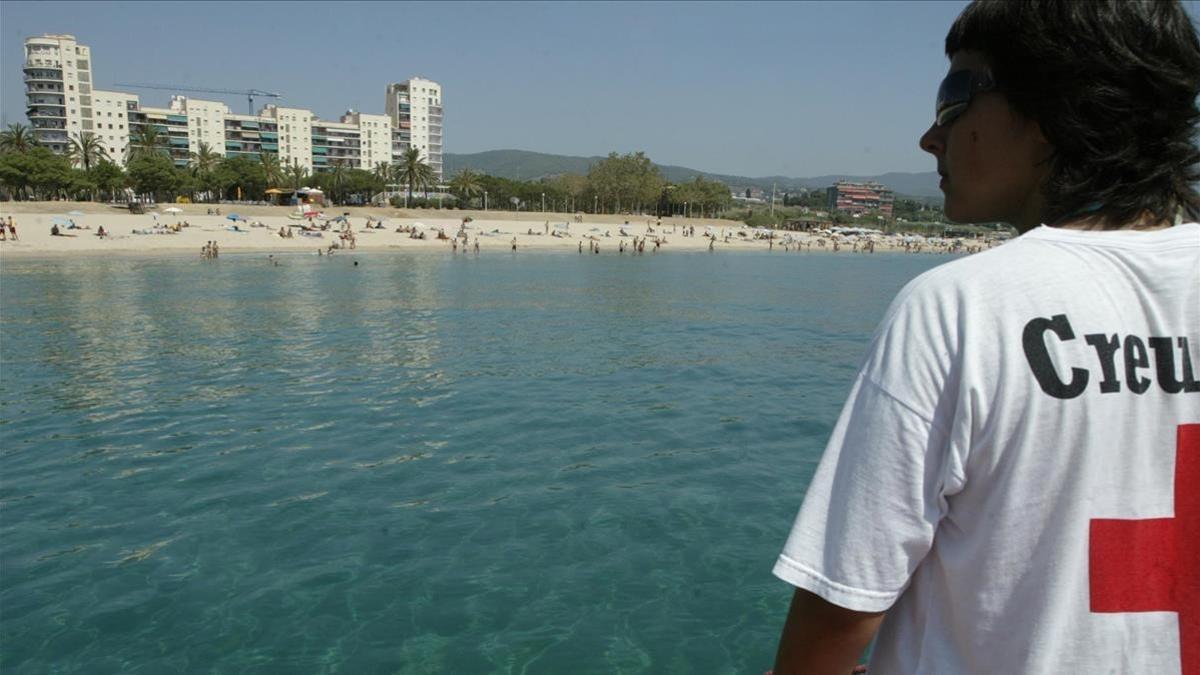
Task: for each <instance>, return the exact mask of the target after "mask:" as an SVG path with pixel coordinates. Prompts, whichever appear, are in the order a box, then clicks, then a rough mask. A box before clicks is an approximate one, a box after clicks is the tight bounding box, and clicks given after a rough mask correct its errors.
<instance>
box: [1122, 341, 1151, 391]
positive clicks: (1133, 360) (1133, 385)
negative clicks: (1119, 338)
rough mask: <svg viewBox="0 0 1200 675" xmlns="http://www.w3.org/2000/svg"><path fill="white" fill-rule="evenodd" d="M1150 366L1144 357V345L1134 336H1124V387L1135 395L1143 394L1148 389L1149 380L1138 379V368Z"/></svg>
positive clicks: (1148, 360) (1147, 359)
mask: <svg viewBox="0 0 1200 675" xmlns="http://www.w3.org/2000/svg"><path fill="white" fill-rule="evenodd" d="M1149 365H1150V359H1149V358H1148V357H1147V356H1146V345H1145V344H1143V343H1142V339H1141V338H1139V337H1138V336H1136V335H1126V336H1125V386H1127V387H1129V391H1132V392H1133V393H1135V394H1144V393H1146V390H1147V389H1149V388H1150V379H1149V378H1145V377H1140V376H1139V375H1138V372H1137V371H1138V368H1145V367H1146V366H1149Z"/></svg>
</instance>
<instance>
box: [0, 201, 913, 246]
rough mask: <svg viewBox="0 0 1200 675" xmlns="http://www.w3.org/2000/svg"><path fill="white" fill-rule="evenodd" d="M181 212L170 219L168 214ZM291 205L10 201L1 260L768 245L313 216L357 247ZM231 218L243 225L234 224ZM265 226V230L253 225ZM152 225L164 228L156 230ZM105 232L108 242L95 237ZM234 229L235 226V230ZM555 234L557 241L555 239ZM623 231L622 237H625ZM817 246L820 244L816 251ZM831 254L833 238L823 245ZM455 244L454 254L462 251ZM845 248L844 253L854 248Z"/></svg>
mask: <svg viewBox="0 0 1200 675" xmlns="http://www.w3.org/2000/svg"><path fill="white" fill-rule="evenodd" d="M168 208H171V209H178V210H179V212H178V213H167V212H166V209H168ZM214 208H220V212H221V215H209V213H208V211H209V210H210V209H214ZM294 213H295V207H284V206H241V205H234V204H220V205H209V204H174V205H168V204H162V205H159V206H158V207H157V208H154V209H150V210H148V211H147V212H146V213H144V214H131V213H130V212H129V211H128V210H127V209H124V208H116V207H113V206H109V205H106V204H99V203H93V202H6V203H3V204H0V218H4V219H5V221H7V218H8V217H9V216H12V217H13V218H14V221H15V224H16V227H17V236H18V240H17V241H12V240H11V238H9V239H8V240H6V241H0V256H4V257H8V256H25V255H35V256H42V255H72V254H85V255H98V254H104V253H122V254H138V253H142V254H154V255H196V256H199V255H200V253H201V249H202V248H203V247H204V246H205V245H206V244H207V243H208V242H210V241H215V242H217V246H218V247H219V250H220V252H221V253H246V252H262V253H273V252H279V253H284V252H292V253H295V252H309V253H313V254H316V252H317V251H318V249H321V250H328V249H329V247H330V245H331V244H337V245H338V246H339V247H340V248H338V250H337V252H338V253H339V254H347V253H353V252H354V251H406V252H411V251H431V252H445V251H449V250H451V242H450V241H448V240H439V239H438V238H437V237H438V232H439V231H441V232H444V233H445V234H446V235H447V236H449V237H454V236H455V234H456V233H458V232H459V231H460V229H459V228H460V226H461V225H462V221H463V218H465V217H470V218H471V219H472V221H471V222H469V223H468V224H467V225H466V228H467V229H466V232H467V234H468V238H469V243H468V246H469V247H470V248H471V250H473V248H474V245H475V242H476V241H478V243H479V249H480V252H481V253H482V252H489V251H492V252H495V251H511V250H512V244H513V240H514V239H515V240H516V246H517V250H518V251H551V250H553V251H564V252H565V251H578V250H579V249H580V245H581V244H582V250H583V252H584V253H589V252H590V251H591V250H592V245H593V244H592V242H593V241H594V242H595V245H596V246H598V247H599V251H600V254H601V255H604V254H616V253H618V252H619V249H620V247H621V243H622V242H623V243H624V247H625V250H626V251H629V248H630V247H631V246H632V244H633V240H634V238H635V237H636V238H638V239H642V238H647V237H648V239H647V241H646V252H647V253H649V252H651V251H652V250H654V243H655V239H658V240H660V241H661V242H662V243H661V246H660V248H659V249H658V251H657V252H660V253H661V252H671V251H681V252H686V251H693V252H695V251H705V250H708V249H709V245H710V238H709V237H707V236H705V234H706V233H711V234H712V235H715V239H716V241H715V242H713V244H712V248H713V250H714V251H763V250H768V249H770V248H772V243H771V242H770V241H769V240H768V239H765V238H756V236H755V231H754V230H753V229H752V228H749V227H746V226H745V225H743V224H742V223H738V222H735V221H730V220H714V219H701V218H663V219H662V224H661V226H659V225H658V224H657V221H656V219H655V218H654V217H652V216H616V215H586V214H585V215H582V216H580V217H581V218H582V222H578V221H576V218H577V216H576V215H575V214H568V213H541V212H532V213H520V214H516V213H513V212H497V211H490V212H484V211H451V210H428V211H421V210H407V211H404V210H397V209H394V208H367V207H328V208H326V209H324V210H323V214H324V217H319V218H316V219H314V221H313V222H314V224H315V225H317V226H320V225H321V224H322V223H323V222H324V221H325V220H331V219H333V218H335V217H338V216H342V215H343V214H346V215H345V217H346V219H347V223H348V227H349V229H350V230H351V231H352V232H353V234H354V248H352V249H351V248H350V247H349V241H348V240H345V239H342V238H341V237H340V236H339V235H340V232H341V231H342V230H343V229H344V227H345V225H344V224H343V223H340V222H332V223H330V225H329V229H328V230H325V231H323V232H319V233H309V234H304V233H302V228H301V225H303V224H305V223H306V222H307V221H300V220H296V219H293V218H289V217H288V216H289V214H294ZM233 214H237V215H238V216H241V217H242V218H243V220H238V221H232V220H230V219H229V216H230V215H233ZM368 217H373V218H375V219H383V220H382V224H383V228H382V229H378V228H372V229H368V228H367V219H368ZM55 220H58V221H59V222H60V223H69V222H73V223H74V224H75V225H77V226H78V228H79V229H66V228H65V227H62V226H61V225H60V232H61V234H62V235H65V236H52V235H51V228H52V227H53V225H54V222H55ZM184 223H187V227H181V228H180V229H179V231H178V232H168V231H169V230H170V229H172V227H171V226H175V225H177V224H179V225H182V224H184ZM260 223H261V225H259V224H260ZM156 225H157V226H162V227H158V228H156ZM101 226H103V228H104V230H105V232H106V233H107V236H105V237H101V236H98V232H99V231H100V227H101ZM235 227H236V229H234V228H235ZM281 228H283V229H284V230H285V231H286V230H287V229H290V230H291V231H292V234H293V236H292V237H290V238H283V237H281V236H280V234H279V232H280V229H281ZM413 228H416V229H417V230H418V231H424V232H425V236H426V238H425V239H414V238H412V237H411V232H410V231H397V230H398V229H399V230H411V229H413ZM685 228H694V231H695V235H694V236H685V234H684V233H685ZM555 233H557V236H554V235H555ZM623 233H624V234H623ZM775 234H776V239H775V242H774V245H773V246H774V247H779V246H783V245H784V244H783V238H785V237H788V238H789V243H790V245H791V247H793V248H794V246H795V245H796V242H799V243H800V244H801V245H805V246H809V247H811V249H812V250H819V249H821V248H825V246H824V244H825V242H824V241H823V240H822V239H821V238H820V237H818V236H816V235H811V234H802V233H785V232H777V233H775ZM818 244H820V245H818ZM829 244H830V247H829V249H828V250H832V242H829ZM876 246H877V249H879V250H885V249H890V248H895V243H894V242H891V241H889V240H887V239H885V240H883V241H880V242H878V243H877V244H876ZM461 247H462V244H461V239H460V240H459V248H460V249H461ZM841 250H843V251H847V252H849V251H850V250H851V246H850V245H843V246H842V247H841Z"/></svg>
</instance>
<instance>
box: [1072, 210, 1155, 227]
mask: <svg viewBox="0 0 1200 675" xmlns="http://www.w3.org/2000/svg"><path fill="white" fill-rule="evenodd" d="M1173 225H1174V223H1173V222H1172V221H1170V220H1167V219H1162V218H1158V217H1157V216H1155V215H1154V214H1152V213H1150V212H1149V211H1143V212H1141V213H1140V214H1138V216H1137V217H1136V218H1134V219H1133V220H1131V221H1128V222H1125V223H1114V222H1112V221H1109V220H1106V219H1105V218H1103V217H1102V216H1100V215H1099V214H1086V215H1081V216H1075V217H1068V218H1066V219H1065V220H1063V221H1062V222H1060V223H1055V224H1054V227H1059V228H1062V229H1064V230H1163V229H1166V228H1168V227H1171V226H1173Z"/></svg>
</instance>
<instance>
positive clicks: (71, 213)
mask: <svg viewBox="0 0 1200 675" xmlns="http://www.w3.org/2000/svg"><path fill="white" fill-rule="evenodd" d="M67 215H68V216H82V215H83V211H67Z"/></svg>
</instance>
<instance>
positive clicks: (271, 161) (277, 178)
mask: <svg viewBox="0 0 1200 675" xmlns="http://www.w3.org/2000/svg"><path fill="white" fill-rule="evenodd" d="M258 161H259V162H261V163H262V169H263V174H264V175H265V176H266V177H267V187H274V186H276V185H280V184H282V183H283V167H282V166H280V164H279V155H276V154H275V153H273V152H260V153H259V154H258Z"/></svg>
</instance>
